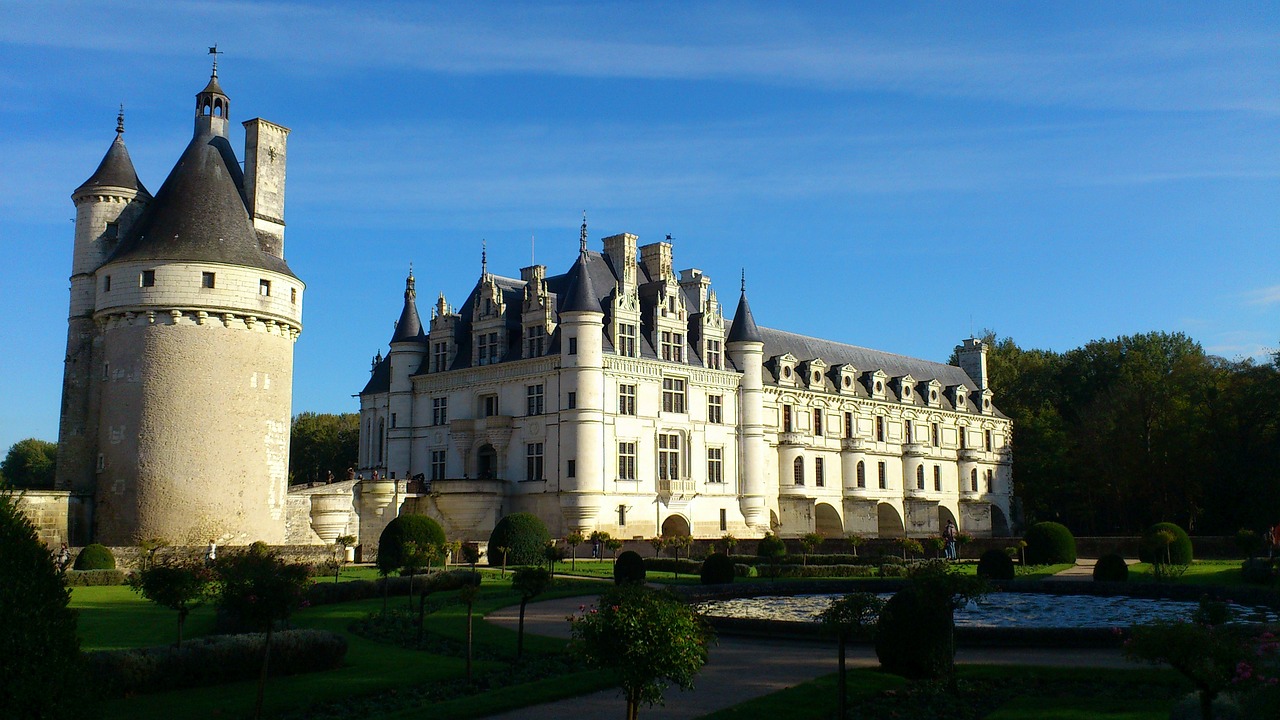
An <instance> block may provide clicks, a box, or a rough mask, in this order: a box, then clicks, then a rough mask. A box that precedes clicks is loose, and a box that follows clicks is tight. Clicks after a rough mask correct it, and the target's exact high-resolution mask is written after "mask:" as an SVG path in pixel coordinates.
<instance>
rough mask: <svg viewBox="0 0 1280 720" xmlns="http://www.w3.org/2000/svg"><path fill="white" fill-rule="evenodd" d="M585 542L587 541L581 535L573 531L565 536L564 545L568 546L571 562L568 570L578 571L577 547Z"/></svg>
mask: <svg viewBox="0 0 1280 720" xmlns="http://www.w3.org/2000/svg"><path fill="white" fill-rule="evenodd" d="M586 541H587V539H586V538H585V537H583V535H582V533H580V532H578V531H577V530H574V531H573V532H571V533H569V534H568V535H566V536H565V538H564V544H565V545H568V546H569V552H570V553H571V555H570V557H571V560H570V565H569V567H570V569H572V570H577V569H578V546H579V545H581V544H582V543H584V542H586Z"/></svg>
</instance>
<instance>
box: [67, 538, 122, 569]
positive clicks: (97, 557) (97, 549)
mask: <svg viewBox="0 0 1280 720" xmlns="http://www.w3.org/2000/svg"><path fill="white" fill-rule="evenodd" d="M73 567H74V568H75V569H76V570H115V569H116V556H115V555H112V554H111V549H110V548H108V547H105V546H103V545H99V544H98V543H94V544H92V545H88V546H86V547H85V549H83V550H81V551H80V554H79V555H76V563H75V565H74V566H73Z"/></svg>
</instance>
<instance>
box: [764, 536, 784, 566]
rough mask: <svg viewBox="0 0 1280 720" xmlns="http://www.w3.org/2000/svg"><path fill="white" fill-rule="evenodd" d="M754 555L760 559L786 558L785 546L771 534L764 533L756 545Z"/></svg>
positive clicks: (780, 539) (778, 538)
mask: <svg viewBox="0 0 1280 720" xmlns="http://www.w3.org/2000/svg"><path fill="white" fill-rule="evenodd" d="M756 555H758V556H759V557H762V558H769V559H771V560H772V559H776V558H782V557H786V555H787V544H786V543H784V542H782V538H780V537H778V536H777V535H774V534H773V533H766V534H765V536H764V537H762V538H760V542H759V543H757V544H756Z"/></svg>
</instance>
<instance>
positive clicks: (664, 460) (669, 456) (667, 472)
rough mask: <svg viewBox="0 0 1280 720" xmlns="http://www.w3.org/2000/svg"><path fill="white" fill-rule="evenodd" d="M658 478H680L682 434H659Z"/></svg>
mask: <svg viewBox="0 0 1280 720" xmlns="http://www.w3.org/2000/svg"><path fill="white" fill-rule="evenodd" d="M658 479H660V480H679V479H680V436H679V435H676V434H663V435H659V436H658Z"/></svg>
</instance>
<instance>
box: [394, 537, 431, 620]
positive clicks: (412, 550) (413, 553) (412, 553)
mask: <svg viewBox="0 0 1280 720" xmlns="http://www.w3.org/2000/svg"><path fill="white" fill-rule="evenodd" d="M440 554H441V548H440V546H439V545H435V544H433V543H430V542H428V543H425V544H422V545H419V544H418V543H416V542H414V541H413V540H409V541H407V542H405V544H404V552H403V555H402V556H403V558H404V560H403V562H404V564H403V565H402V566H401V567H400V574H401V575H408V576H409V610H411V611H412V610H413V579H414V578H415V577H416V576H418V575H421V574H422V571H423V570H426V569H427V568H429V567H431V563H433V562H435V559H436V558H437V557H439V556H440Z"/></svg>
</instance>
